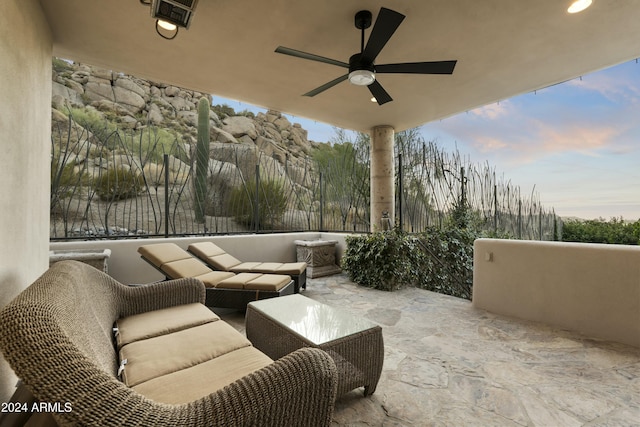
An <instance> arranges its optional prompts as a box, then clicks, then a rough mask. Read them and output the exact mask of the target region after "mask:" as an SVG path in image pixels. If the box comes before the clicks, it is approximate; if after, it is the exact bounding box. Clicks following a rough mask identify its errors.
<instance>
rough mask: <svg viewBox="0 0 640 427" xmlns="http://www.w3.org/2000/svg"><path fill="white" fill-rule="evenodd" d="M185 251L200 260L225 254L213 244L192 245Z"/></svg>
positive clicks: (200, 243)
mask: <svg viewBox="0 0 640 427" xmlns="http://www.w3.org/2000/svg"><path fill="white" fill-rule="evenodd" d="M187 250H188V251H189V252H191V253H192V254H194V255H196V256H197V257H198V258H201V259H205V258H209V257H212V256H217V255H224V254H226V253H227V252H226V251H225V250H224V249H222V248H221V247H219V246H218V245H216V244H215V243H213V242H198V243H192V244H190V245H189V247H188V248H187Z"/></svg>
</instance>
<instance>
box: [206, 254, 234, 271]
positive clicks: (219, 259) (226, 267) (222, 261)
mask: <svg viewBox="0 0 640 427" xmlns="http://www.w3.org/2000/svg"><path fill="white" fill-rule="evenodd" d="M207 263H208V264H209V265H211V266H212V267H213V268H215V269H217V270H222V271H230V270H231V268H233V267H235V266H236V265H238V264H241V262H240V260H239V259H238V258H236V257H234V256H233V255H229V254H222V255H216V256H212V257H208V258H207Z"/></svg>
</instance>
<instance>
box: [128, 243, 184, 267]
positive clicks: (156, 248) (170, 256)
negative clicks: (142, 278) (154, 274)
mask: <svg viewBox="0 0 640 427" xmlns="http://www.w3.org/2000/svg"><path fill="white" fill-rule="evenodd" d="M138 253H140V255H142V256H143V257H144V258H145V259H147V260H148V261H149V262H151V263H152V264H153V265H155V266H156V267H160V266H162V264H166V263H168V262H171V261H179V260H181V259H188V258H191V255H189V253H188V252H187V251H185V250H184V249H182V248H181V247H180V246H178V245H176V244H175V243H155V244H151V245H144V246H140V247H139V248H138Z"/></svg>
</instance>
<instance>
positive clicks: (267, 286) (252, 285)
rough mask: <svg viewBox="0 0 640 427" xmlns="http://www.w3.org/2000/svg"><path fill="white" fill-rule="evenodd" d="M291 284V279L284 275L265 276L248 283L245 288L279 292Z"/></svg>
mask: <svg viewBox="0 0 640 427" xmlns="http://www.w3.org/2000/svg"><path fill="white" fill-rule="evenodd" d="M289 283H291V277H289V276H285V275H284V274H263V275H262V276H260V277H257V278H255V279H253V280H251V281H249V282H247V284H246V285H245V286H244V288H245V289H252V290H260V291H279V290H280V289H282V288H284V287H285V286H287V284H289Z"/></svg>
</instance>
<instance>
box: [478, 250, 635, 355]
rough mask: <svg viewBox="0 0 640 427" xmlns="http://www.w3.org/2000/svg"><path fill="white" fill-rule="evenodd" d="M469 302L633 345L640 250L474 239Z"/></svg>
mask: <svg viewBox="0 0 640 427" xmlns="http://www.w3.org/2000/svg"><path fill="white" fill-rule="evenodd" d="M473 305H474V306H475V307H477V308H481V309H484V310H488V311H490V312H493V313H498V314H504V315H508V316H513V317H517V318H521V319H526V320H533V321H538V322H543V323H546V324H550V325H554V326H558V327H561V328H566V329H569V330H573V331H576V332H580V333H582V334H585V335H587V336H590V337H594V338H599V339H604V340H611V341H616V342H620V343H624V344H629V345H633V346H636V347H640V247H637V246H625V245H604V244H587V243H565V242H537V241H522V240H495V239H478V240H476V242H475V244H474V268H473Z"/></svg>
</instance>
